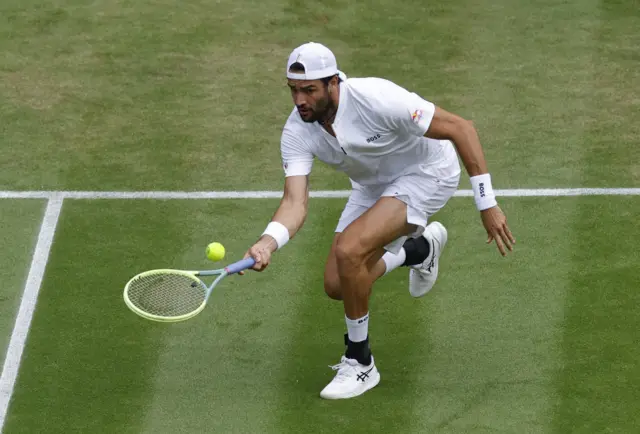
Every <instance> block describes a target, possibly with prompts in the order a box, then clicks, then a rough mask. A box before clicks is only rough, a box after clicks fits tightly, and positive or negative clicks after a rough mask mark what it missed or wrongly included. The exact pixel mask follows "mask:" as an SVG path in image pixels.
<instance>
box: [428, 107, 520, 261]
mask: <svg viewBox="0 0 640 434" xmlns="http://www.w3.org/2000/svg"><path fill="white" fill-rule="evenodd" d="M425 137H429V138H432V139H439V140H450V141H451V142H452V143H453V144H454V145H455V147H456V149H457V151H458V154H459V155H460V158H461V159H462V163H463V164H464V167H465V169H466V170H467V173H468V174H469V177H470V180H471V185H472V187H473V192H474V197H475V200H476V205H477V207H478V209H479V210H480V214H481V217H482V223H483V224H484V227H485V229H486V231H487V235H488V238H487V243H490V242H492V241H493V240H495V241H496V245H497V246H498V250H500V253H501V254H502V255H503V256H505V255H506V254H507V252H506V249H509V250H513V244H514V243H515V238H514V237H513V235H512V234H511V231H510V230H509V226H507V219H506V217H505V216H504V214H503V212H502V210H501V209H500V208H499V207H498V206H497V202H496V200H495V196H494V194H493V188H492V186H491V176H490V175H489V171H488V169H487V163H486V160H485V157H484V152H483V150H482V145H481V144H480V139H479V137H478V133H477V131H476V129H475V127H474V126H473V123H472V122H470V121H468V120H466V119H463V118H462V117H460V116H458V115H455V114H453V113H449V112H447V111H446V110H443V109H441V108H439V107H436V108H435V113H434V115H433V119H432V120H431V124H430V125H429V128H428V130H427V132H426V133H425ZM505 246H506V249H505Z"/></svg>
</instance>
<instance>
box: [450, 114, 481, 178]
mask: <svg viewBox="0 0 640 434" xmlns="http://www.w3.org/2000/svg"><path fill="white" fill-rule="evenodd" d="M450 140H451V141H452V142H453V143H454V145H455V147H456V149H457V150H458V154H459V155H460V159H461V160H462V164H463V165H464V167H465V169H466V170H467V173H468V174H469V176H470V177H471V176H477V175H481V174H483V173H488V169H487V162H486V160H485V157H484V152H483V151H482V146H481V145H480V138H479V137H478V132H477V131H476V129H475V128H474V127H473V124H472V123H471V122H469V121H466V120H462V121H460V126H459V128H457V129H456V130H455V132H454V133H453V134H452V137H451V138H450Z"/></svg>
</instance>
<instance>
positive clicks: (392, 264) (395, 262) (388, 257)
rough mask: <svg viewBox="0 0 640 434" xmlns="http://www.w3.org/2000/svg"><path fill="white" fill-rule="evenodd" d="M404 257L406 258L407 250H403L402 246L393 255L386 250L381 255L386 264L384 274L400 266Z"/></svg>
mask: <svg viewBox="0 0 640 434" xmlns="http://www.w3.org/2000/svg"><path fill="white" fill-rule="evenodd" d="M405 259H407V252H405V251H404V248H400V251H399V252H398V254H397V255H394V254H393V253H391V252H386V253H385V254H384V255H382V260H383V261H384V263H385V264H386V265H387V270H386V271H385V272H384V274H387V273H389V272H390V271H392V270H395V269H396V268H398V267H399V266H401V265H402V264H403V263H404V261H405Z"/></svg>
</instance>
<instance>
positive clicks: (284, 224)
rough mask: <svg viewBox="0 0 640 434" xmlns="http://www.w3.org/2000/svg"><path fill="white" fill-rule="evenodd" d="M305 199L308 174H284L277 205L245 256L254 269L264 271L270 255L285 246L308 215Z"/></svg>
mask: <svg viewBox="0 0 640 434" xmlns="http://www.w3.org/2000/svg"><path fill="white" fill-rule="evenodd" d="M308 200H309V180H308V176H306V175H300V176H288V177H286V178H285V182H284V193H283V195H282V200H281V201H280V206H278V209H277V210H276V212H275V214H274V216H273V218H272V219H271V222H270V223H269V224H268V225H267V229H266V230H265V231H264V233H263V234H262V236H260V238H259V239H258V241H257V242H256V243H255V244H254V245H253V246H252V247H251V248H250V249H249V250H248V251H247V253H246V254H245V256H244V257H245V258H247V257H249V256H251V257H252V258H253V259H255V261H256V263H255V265H254V266H253V269H254V270H258V271H262V270H264V269H265V268H266V267H267V266H268V265H269V262H270V261H271V254H272V253H273V252H275V251H276V250H277V249H279V248H281V247H282V246H284V245H285V244H286V243H287V242H288V241H289V239H291V238H293V237H294V235H295V234H296V233H297V232H298V231H299V230H300V228H301V227H302V225H303V224H304V221H305V219H306V217H307V203H308Z"/></svg>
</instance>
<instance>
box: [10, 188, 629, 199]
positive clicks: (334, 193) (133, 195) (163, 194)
mask: <svg viewBox="0 0 640 434" xmlns="http://www.w3.org/2000/svg"><path fill="white" fill-rule="evenodd" d="M349 193H350V190H318V191H311V192H310V193H309V195H310V196H311V197H315V198H346V197H348V196H349ZM495 194H496V196H498V197H538V196H640V188H530V189H527V188H524V189H523V188H517V189H505V190H495ZM53 195H56V196H58V197H61V198H63V199H279V198H281V197H282V191H0V199H48V198H50V197H52V196H53ZM455 196H458V197H470V196H473V192H472V191H471V190H458V191H457V192H456V193H455Z"/></svg>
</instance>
